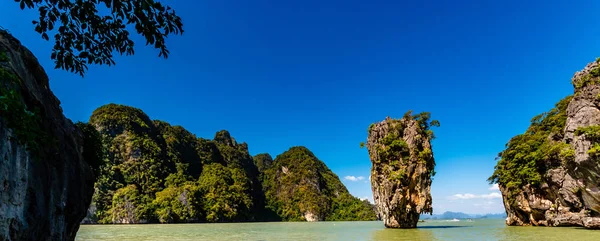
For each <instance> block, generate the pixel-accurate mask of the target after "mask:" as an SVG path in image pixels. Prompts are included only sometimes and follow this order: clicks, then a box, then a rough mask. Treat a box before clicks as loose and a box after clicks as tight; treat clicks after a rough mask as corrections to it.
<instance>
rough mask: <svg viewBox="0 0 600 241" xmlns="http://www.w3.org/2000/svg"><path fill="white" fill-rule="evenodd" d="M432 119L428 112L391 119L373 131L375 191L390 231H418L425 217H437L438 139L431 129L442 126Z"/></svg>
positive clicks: (369, 145) (370, 136)
mask: <svg viewBox="0 0 600 241" xmlns="http://www.w3.org/2000/svg"><path fill="white" fill-rule="evenodd" d="M429 119H430V114H429V113H427V112H423V113H420V114H416V115H413V114H412V112H411V111H409V112H407V113H406V114H404V117H402V119H392V118H390V117H387V118H386V119H385V120H384V121H382V122H379V123H375V124H372V125H371V126H370V127H369V130H368V139H367V149H368V151H369V156H370V159H371V163H372V168H371V187H372V190H373V197H374V201H375V206H376V207H377V212H378V213H379V215H380V216H381V218H382V219H383V222H384V224H385V226H386V227H388V228H415V227H417V222H418V221H419V216H420V215H421V214H422V213H429V214H431V213H433V208H432V207H431V203H432V198H431V181H432V180H431V178H432V177H433V176H434V175H435V171H434V167H435V160H434V158H433V152H432V150H431V140H432V139H433V138H435V136H434V134H433V131H432V130H431V129H430V127H432V126H439V125H440V124H439V122H438V121H436V120H432V121H430V120H429ZM361 146H364V144H361Z"/></svg>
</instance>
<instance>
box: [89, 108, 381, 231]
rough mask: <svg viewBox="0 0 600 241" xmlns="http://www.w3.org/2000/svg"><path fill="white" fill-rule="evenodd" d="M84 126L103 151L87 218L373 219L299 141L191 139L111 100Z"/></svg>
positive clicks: (217, 136)
mask: <svg viewBox="0 0 600 241" xmlns="http://www.w3.org/2000/svg"><path fill="white" fill-rule="evenodd" d="M90 125H91V126H93V127H95V128H96V129H97V130H98V132H99V133H100V134H101V136H102V140H103V145H104V149H106V158H105V160H104V162H103V165H102V167H101V168H100V170H99V173H100V175H99V178H98V181H97V182H96V184H95V193H94V198H93V203H92V205H91V206H90V209H89V215H88V217H87V219H86V220H84V222H86V223H96V222H98V223H146V222H161V223H181V222H241V221H277V220H282V219H283V220H308V221H319V220H372V219H375V215H374V212H373V210H372V206H370V205H369V204H368V202H363V201H361V200H359V199H357V198H355V197H353V196H352V195H350V193H348V191H347V190H346V187H344V185H343V184H342V183H341V182H340V180H339V179H338V177H337V176H336V175H335V174H333V173H332V172H331V170H329V169H328V168H327V167H326V166H325V164H324V163H323V162H321V161H320V160H318V159H316V157H315V156H314V155H313V154H312V153H311V152H310V151H308V149H306V148H292V149H290V151H288V152H285V153H284V154H282V155H279V156H278V158H277V159H276V160H275V161H273V159H272V158H271V156H270V155H269V154H259V155H256V156H255V157H252V156H251V155H250V154H249V152H248V145H247V144H246V143H239V142H237V141H236V140H235V139H234V138H233V137H232V136H231V135H230V133H229V132H228V131H225V130H222V131H219V132H217V133H216V134H215V136H214V138H213V139H212V140H208V139H203V138H198V137H196V136H195V135H194V134H192V133H190V132H188V131H187V130H185V129H184V128H183V127H181V126H171V125H170V124H169V123H167V122H164V121H157V120H154V121H153V120H151V119H150V118H149V117H148V116H147V115H146V114H145V113H144V112H143V111H142V110H140V109H137V108H133V107H129V106H124V105H116V104H109V105H105V106H102V107H100V108H98V109H97V110H95V111H94V113H93V114H92V116H91V117H90ZM263 184H264V185H263ZM265 194H266V195H265ZM267 197H268V199H267ZM267 204H268V205H267Z"/></svg>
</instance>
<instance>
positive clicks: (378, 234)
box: [371, 228, 435, 241]
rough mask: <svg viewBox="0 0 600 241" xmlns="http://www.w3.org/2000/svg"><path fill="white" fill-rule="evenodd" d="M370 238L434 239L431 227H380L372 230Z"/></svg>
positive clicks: (395, 240)
mask: <svg viewBox="0 0 600 241" xmlns="http://www.w3.org/2000/svg"><path fill="white" fill-rule="evenodd" d="M371 240H377V241H399V240H417V241H429V240H435V239H434V235H433V232H432V231H431V229H427V228H416V229H380V230H374V231H373V233H372V238H371Z"/></svg>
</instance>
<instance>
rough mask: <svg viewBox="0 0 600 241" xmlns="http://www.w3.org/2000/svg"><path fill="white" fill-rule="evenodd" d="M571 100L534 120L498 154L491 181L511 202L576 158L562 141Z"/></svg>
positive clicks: (569, 98) (565, 100)
mask: <svg viewBox="0 0 600 241" xmlns="http://www.w3.org/2000/svg"><path fill="white" fill-rule="evenodd" d="M571 99H572V96H568V97H566V98H564V99H562V100H561V101H559V102H558V103H557V104H556V105H555V107H554V108H552V109H551V110H550V111H549V112H546V113H543V114H540V115H538V116H536V117H534V118H533V119H532V120H531V125H530V126H529V128H528V129H527V131H526V132H525V133H524V134H521V135H518V136H515V137H513V138H512V139H511V140H510V141H509V142H508V143H507V144H506V149H505V150H504V151H502V152H500V153H499V154H498V158H499V159H500V160H499V161H498V164H497V165H496V167H495V170H494V173H493V174H492V176H491V177H490V178H489V179H488V181H489V182H490V183H498V184H500V185H501V186H502V187H504V188H505V189H506V191H507V194H508V195H507V198H508V200H509V201H510V202H513V201H514V196H515V195H516V194H518V193H519V191H520V189H521V188H522V187H523V186H525V185H527V184H529V185H534V186H539V185H540V184H542V182H543V178H542V177H543V175H544V174H545V173H546V171H547V170H549V169H551V168H554V167H558V166H560V165H561V163H564V162H567V161H569V159H570V158H572V157H573V154H574V151H573V150H572V149H571V147H570V146H569V145H568V144H566V143H564V142H563V141H562V138H563V129H564V128H565V123H566V120H567V116H566V109H567V106H568V104H569V102H570V101H571Z"/></svg>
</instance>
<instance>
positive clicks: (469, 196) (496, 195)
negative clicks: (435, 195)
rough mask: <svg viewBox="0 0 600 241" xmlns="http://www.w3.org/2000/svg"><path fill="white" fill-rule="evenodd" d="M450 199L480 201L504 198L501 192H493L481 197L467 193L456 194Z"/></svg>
mask: <svg viewBox="0 0 600 241" xmlns="http://www.w3.org/2000/svg"><path fill="white" fill-rule="evenodd" d="M448 198H449V199H478V198H479V199H494V198H502V194H500V193H499V192H492V193H490V194H481V195H475V194H470V193H465V194H454V195H452V196H450V197H448Z"/></svg>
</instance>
